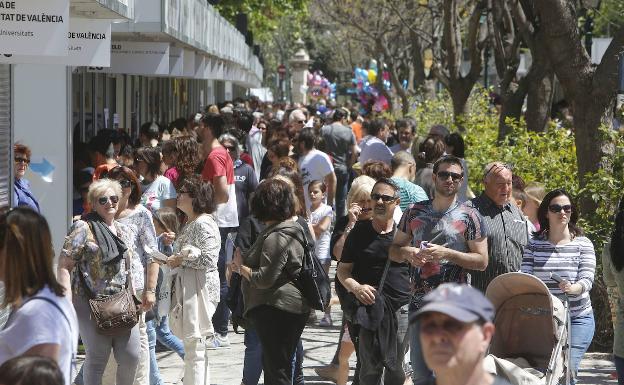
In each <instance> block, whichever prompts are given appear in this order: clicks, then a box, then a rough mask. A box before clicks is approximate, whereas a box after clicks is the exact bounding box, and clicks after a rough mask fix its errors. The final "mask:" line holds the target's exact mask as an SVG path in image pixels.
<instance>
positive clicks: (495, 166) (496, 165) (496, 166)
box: [483, 163, 513, 179]
mask: <svg viewBox="0 0 624 385" xmlns="http://www.w3.org/2000/svg"><path fill="white" fill-rule="evenodd" d="M502 168H506V169H507V170H509V171H513V164H510V163H494V164H493V165H491V166H490V168H488V169H487V171H486V172H485V174H483V179H485V177H486V176H488V175H489V174H490V173H491V172H492V171H494V170H495V169H496V170H498V169H502Z"/></svg>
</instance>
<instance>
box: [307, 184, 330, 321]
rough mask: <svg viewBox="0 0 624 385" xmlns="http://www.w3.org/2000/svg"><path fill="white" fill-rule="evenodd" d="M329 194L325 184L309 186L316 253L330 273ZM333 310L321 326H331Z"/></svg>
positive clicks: (328, 312) (311, 221)
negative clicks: (327, 202)
mask: <svg viewBox="0 0 624 385" xmlns="http://www.w3.org/2000/svg"><path fill="white" fill-rule="evenodd" d="M326 192H327V186H326V185H325V183H323V182H321V181H318V180H313V181H312V182H310V184H309V185H308V193H309V194H310V223H311V224H312V228H313V229H314V235H315V237H316V242H315V244H314V251H315V252H316V256H317V257H318V259H319V261H320V262H321V263H322V264H323V268H324V269H325V271H326V272H329V266H330V265H331V256H330V254H329V241H330V238H331V234H330V231H329V228H330V226H331V223H332V218H333V210H332V208H331V206H328V205H327V204H325V203H324V200H325V197H326ZM330 313H331V308H330V307H329V306H328V307H327V309H325V316H323V318H322V319H321V321H320V322H319V325H320V326H331V325H332V319H331V314H330Z"/></svg>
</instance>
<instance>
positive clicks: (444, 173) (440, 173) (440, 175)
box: [436, 171, 464, 182]
mask: <svg viewBox="0 0 624 385" xmlns="http://www.w3.org/2000/svg"><path fill="white" fill-rule="evenodd" d="M436 175H437V177H438V178H440V179H442V180H447V179H448V177H449V176H450V177H451V179H453V182H457V181H459V180H460V179H461V178H463V177H464V176H463V175H462V174H458V173H456V172H450V171H438V172H437V173H436Z"/></svg>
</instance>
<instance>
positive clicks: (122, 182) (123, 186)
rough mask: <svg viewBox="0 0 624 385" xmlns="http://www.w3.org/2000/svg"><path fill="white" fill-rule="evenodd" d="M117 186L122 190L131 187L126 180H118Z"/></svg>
mask: <svg viewBox="0 0 624 385" xmlns="http://www.w3.org/2000/svg"><path fill="white" fill-rule="evenodd" d="M119 184H120V185H121V187H122V188H130V187H132V182H130V181H129V180H128V179H122V180H120V181H119Z"/></svg>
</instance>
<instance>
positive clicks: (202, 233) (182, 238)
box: [173, 214, 221, 302]
mask: <svg viewBox="0 0 624 385" xmlns="http://www.w3.org/2000/svg"><path fill="white" fill-rule="evenodd" d="M189 248H190V249H194V250H199V255H197V253H195V252H191V253H189V256H188V257H187V258H185V259H184V261H182V267H186V268H191V269H197V270H204V269H205V270H206V279H207V288H208V293H209V298H210V300H212V301H215V302H219V288H220V286H221V283H220V281H219V272H218V270H217V263H218V262H219V250H220V249H221V235H220V233H219V227H218V226H217V222H215V220H214V218H213V216H212V215H209V214H202V215H200V216H199V217H198V218H197V219H195V220H194V221H192V222H189V223H187V224H186V226H185V227H184V228H183V229H182V232H181V234H180V235H179V236H178V237H177V238H176V240H175V242H174V243H173V251H174V253H179V252H181V251H183V250H188V249H189Z"/></svg>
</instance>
